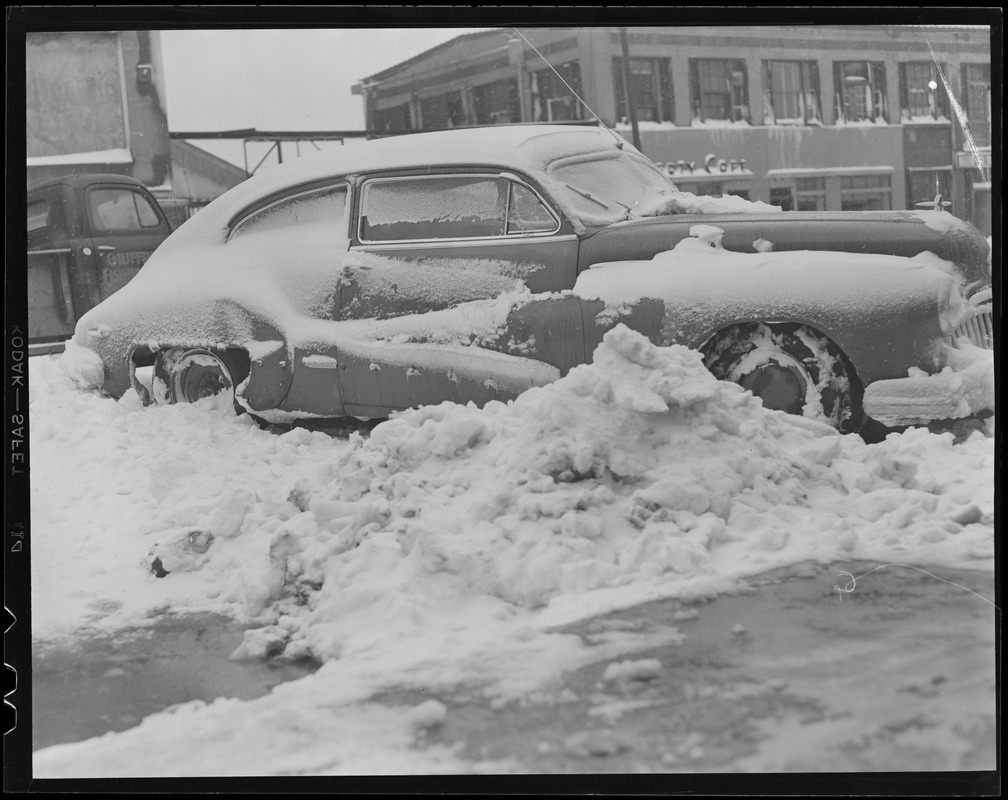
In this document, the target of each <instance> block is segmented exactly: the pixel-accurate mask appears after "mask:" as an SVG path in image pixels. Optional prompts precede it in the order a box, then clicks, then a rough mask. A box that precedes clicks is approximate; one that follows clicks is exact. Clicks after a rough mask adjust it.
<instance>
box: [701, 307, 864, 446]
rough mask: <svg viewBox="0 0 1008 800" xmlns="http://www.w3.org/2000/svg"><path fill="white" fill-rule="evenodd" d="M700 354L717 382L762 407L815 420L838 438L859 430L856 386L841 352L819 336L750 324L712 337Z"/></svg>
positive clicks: (792, 327)
mask: <svg viewBox="0 0 1008 800" xmlns="http://www.w3.org/2000/svg"><path fill="white" fill-rule="evenodd" d="M701 351H702V353H703V356H704V364H705V365H706V366H707V368H708V369H709V370H710V371H711V372H712V373H713V374H714V376H715V377H717V378H719V379H720V380H725V381H731V382H733V383H737V384H739V385H740V386H742V387H743V388H744V389H748V390H749V391H751V392H752V393H753V395H755V396H756V397H759V398H760V399H761V400H762V401H763V405H764V407H766V408H771V409H776V410H779V411H785V412H787V413H789V414H798V415H800V416H804V417H809V418H812V419H818V420H820V421H822V422H826V423H828V424H830V425H832V426H833V427H834V428H836V429H837V430H839V431H840V432H841V433H853V432H854V431H857V430H858V429H859V428H860V426H861V420H862V416H863V413H862V408H861V397H862V394H863V391H862V389H861V385H860V382H859V381H858V379H857V376H856V375H855V374H854V370H853V368H852V367H851V366H850V363H849V362H848V361H847V358H846V357H845V356H844V354H843V353H842V352H841V351H840V348H838V347H837V346H836V345H835V344H834V343H833V342H831V341H830V340H829V339H827V338H826V337H825V336H823V335H822V334H821V333H819V332H818V331H815V330H813V329H811V328H808V327H805V326H803V325H787V324H771V323H765V322H751V323H746V324H744V325H736V326H734V327H732V328H726V329H725V330H723V331H720V332H718V333H716V334H715V335H714V336H712V337H711V338H710V339H709V340H708V341H707V342H706V344H704V346H703V347H702V348H701Z"/></svg>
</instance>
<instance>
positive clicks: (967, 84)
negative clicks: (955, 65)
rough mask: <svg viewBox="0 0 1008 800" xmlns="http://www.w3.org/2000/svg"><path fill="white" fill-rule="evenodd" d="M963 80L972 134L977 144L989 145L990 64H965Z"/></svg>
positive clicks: (967, 114) (967, 115)
mask: <svg viewBox="0 0 1008 800" xmlns="http://www.w3.org/2000/svg"><path fill="white" fill-rule="evenodd" d="M962 80H963V97H964V98H966V118H967V119H968V120H969V129H970V134H971V135H972V136H973V141H974V142H975V143H976V144H978V145H981V146H986V145H989V144H990V143H991V131H990V119H991V113H990V111H991V71H990V64H963V77H962Z"/></svg>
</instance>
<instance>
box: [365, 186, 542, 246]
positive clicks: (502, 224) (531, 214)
mask: <svg viewBox="0 0 1008 800" xmlns="http://www.w3.org/2000/svg"><path fill="white" fill-rule="evenodd" d="M558 228H559V221H558V220H557V219H556V217H554V216H553V214H552V213H551V212H550V211H549V209H547V208H546V207H545V206H544V205H543V203H542V201H541V200H540V199H539V197H538V195H536V194H535V192H533V191H532V190H531V189H529V188H528V187H525V186H522V185H521V184H517V183H515V182H514V181H509V180H507V179H506V178H501V177H499V176H496V175H432V176H415V177H412V176H411V177H403V178H378V179H375V180H370V181H368V182H366V183H365V184H364V191H363V194H362V196H361V221H360V238H361V241H365V242H392V241H410V240H419V239H472V238H486V237H496V236H505V235H514V234H530V233H552V232H554V231H556V230H557V229H558Z"/></svg>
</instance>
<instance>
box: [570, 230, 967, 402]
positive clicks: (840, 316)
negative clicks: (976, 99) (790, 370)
mask: <svg viewBox="0 0 1008 800" xmlns="http://www.w3.org/2000/svg"><path fill="white" fill-rule="evenodd" d="M810 262H812V263H810ZM823 262H829V263H823ZM813 264H815V266H813ZM817 267H825V269H821V268H817ZM574 292H575V294H577V295H579V296H580V297H581V298H582V299H584V300H598V301H601V302H602V303H604V308H603V310H602V311H601V312H599V314H598V315H597V316H596V323H597V325H598V326H599V327H600V329H602V330H603V331H604V330H607V329H608V328H609V327H612V326H613V325H615V324H616V323H618V322H625V323H626V324H628V325H629V326H630V327H634V328H635V329H637V328H638V327H639V326H640V325H641V324H644V325H645V326H646V327H649V329H648V330H642V331H641V332H642V333H645V335H648V336H649V337H650V338H652V340H654V341H656V342H657V343H659V344H661V345H668V344H673V343H676V344H684V345H686V346H688V347H692V348H699V347H700V346H701V345H702V344H703V343H704V342H705V341H706V340H707V339H709V338H710V337H711V336H712V335H713V334H714V333H716V332H717V331H719V330H722V329H723V328H725V327H727V326H730V325H735V324H739V323H742V322H752V321H764V322H790V323H795V324H801V325H807V326H809V327H812V328H814V329H816V330H818V331H819V332H820V333H822V334H824V335H825V336H827V337H829V338H830V339H832V340H833V341H834V343H835V344H836V345H837V346H838V347H840V348H841V350H843V351H844V353H845V354H846V355H847V357H848V358H849V359H850V360H851V362H852V363H853V365H854V367H855V369H856V370H857V372H858V375H859V376H860V377H861V379H862V381H863V382H865V383H868V382H870V381H872V380H876V379H879V378H884V377H893V376H894V370H896V369H897V367H896V366H895V365H899V369H901V370H902V371H903V373H905V370H906V368H907V366H917V367H920V368H922V369H925V370H929V371H930V370H933V369H935V368H936V367H938V366H940V364H939V358H940V357H939V354H938V349H939V348H938V347H937V344H938V343H939V342H940V341H941V340H942V336H943V332H942V329H941V323H940V318H939V307H940V305H941V303H942V301H943V298H947V297H949V296H950V294H951V293H953V292H955V282H954V280H953V279H952V278H951V277H949V276H948V275H947V274H945V273H943V272H941V271H939V270H936V269H933V268H930V267H927V266H925V265H923V264H919V263H917V262H915V261H913V260H911V259H907V258H902V257H895V256H878V255H872V256H864V255H858V254H847V253H810V252H807V251H805V252H800V251H797V252H791V253H770V254H739V253H731V252H730V251H725V250H723V249H720V248H711V247H710V246H709V245H708V244H707V243H704V242H702V241H700V240H698V239H690V240H684V241H683V242H681V243H680V244H679V245H677V246H676V248H674V249H673V250H672V251H668V252H667V253H661V254H659V255H657V256H655V257H654V258H653V259H651V260H649V261H623V262H612V263H609V264H604V265H598V266H596V267H593V268H592V269H590V270H587V271H585V272H584V273H582V274H581V276H579V278H578V281H577V283H576V284H575V288H574ZM645 302H648V303H649V304H650V307H649V308H650V310H649V311H648V313H642V311H641V310H640V309H639V307H640V306H641V305H642V303H645ZM655 302H660V303H661V304H662V308H661V313H660V315H659V314H658V313H656V310H655V308H654V303H655ZM635 316H636V319H637V320H639V321H638V323H637V324H632V323H631V322H627V320H629V319H632V318H634V317H635ZM658 319H660V323H658V322H657V320H658ZM894 320H898V321H899V323H900V324H898V325H894V324H892V323H893V321H894ZM655 324H658V330H653V327H654V325H655ZM596 336H597V338H598V339H599V340H600V338H601V333H598V334H596ZM593 338H595V337H593Z"/></svg>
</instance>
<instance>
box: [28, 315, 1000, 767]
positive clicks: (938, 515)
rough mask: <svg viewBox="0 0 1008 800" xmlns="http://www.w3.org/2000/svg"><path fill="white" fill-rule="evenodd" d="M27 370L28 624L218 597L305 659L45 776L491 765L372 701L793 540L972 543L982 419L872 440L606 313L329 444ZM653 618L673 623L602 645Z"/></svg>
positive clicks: (982, 455) (552, 659)
mask: <svg viewBox="0 0 1008 800" xmlns="http://www.w3.org/2000/svg"><path fill="white" fill-rule="evenodd" d="M31 368H32V374H31V381H32V382H31V409H30V412H31V421H32V428H31V446H32V455H33V467H34V471H33V484H32V508H33V519H32V533H33V536H34V540H35V549H34V558H33V566H32V569H33V574H32V578H33V584H32V585H33V592H34V595H33V601H34V603H35V606H34V608H33V623H34V625H35V635H36V636H37V637H38V638H40V639H43V640H44V639H54V638H60V637H68V636H72V635H74V633H75V632H76V631H78V630H80V629H81V628H85V627H92V628H102V629H105V630H115V629H117V628H119V627H122V626H124V625H126V624H137V623H138V622H141V621H142V620H143V619H144V618H145V617H146V615H147V614H148V613H150V612H156V611H161V612H163V611H165V610H170V611H174V612H183V611H186V610H191V609H193V608H203V609H206V608H212V609H216V610H219V611H225V612H229V613H232V614H234V615H236V616H240V617H243V618H245V619H250V620H255V621H256V622H257V623H258V628H257V630H256V632H254V633H251V634H249V636H248V638H247V640H246V643H245V644H244V645H243V646H242V648H240V651H241V652H239V653H237V654H236V656H240V657H257V656H259V657H261V656H264V655H267V654H270V653H272V654H275V657H279V658H291V659H294V658H301V657H306V656H310V657H312V658H315V659H318V660H319V661H321V662H323V664H324V666H323V667H322V669H320V670H319V672H317V673H316V674H314V675H312V676H309V677H307V678H304V679H302V680H300V681H297V682H294V683H290V684H285V685H283V686H281V687H278V688H277V689H276V690H274V692H273V693H272V694H271V695H268V696H266V697H263V698H260V699H258V700H255V701H249V702H238V701H233V700H228V701H224V700H219V701H216V702H214V703H211V704H209V705H207V704H202V703H195V704H188V705H187V706H184V707H182V708H179V709H176V710H174V711H171V712H164V713H161V714H157V715H154V716H152V717H149V718H147V719H146V720H144V721H143V723H142V724H141V725H140V726H138V727H137V728H135V729H133V730H130V731H125V732H123V733H119V734H109V735H106V736H104V737H102V738H100V739H93V740H90V741H87V742H82V743H78V744H72V745H63V746H59V747H52V748H48V749H46V750H42V751H39V752H38V753H36V755H35V770H36V775H38V776H71V775H73V776H84V775H123V774H144V775H168V774H180V773H183V774H221V773H222V772H223V773H225V774H242V773H244V774H263V773H266V774H277V773H280V772H283V773H285V774H297V773H313V774H326V773H346V772H351V773H352V772H362V773H367V772H423V771H430V770H433V771H453V770H458V769H467V770H471V769H489V768H492V767H490V766H488V765H475V766H473V765H471V764H468V765H467V764H460V763H459V762H458V761H457V760H456V759H455V758H454V756H453V754H452V753H451V752H449V751H447V750H443V749H440V748H430V749H426V750H423V751H417V750H414V749H412V742H413V741H414V738H415V737H416V736H419V735H423V731H425V730H426V729H427V728H429V727H432V726H437V725H438V724H440V722H441V721H443V719H444V715H445V714H446V713H447V712H446V710H445V709H444V708H443V707H442V706H440V704H427V705H421V706H417V707H411V706H403V707H391V708H390V707H389V706H388V705H377V704H375V703H373V702H370V701H369V698H370V697H372V695H373V694H374V693H375V692H378V691H381V690H385V689H392V688H419V689H423V690H424V691H425V692H434V691H436V690H437V689H438V687H442V688H444V687H450V686H455V685H457V684H458V683H460V682H462V681H464V682H465V683H466V685H468V686H471V687H477V689H476V690H477V691H481V692H484V693H486V694H489V695H491V696H493V697H499V698H509V697H516V696H522V695H523V694H526V693H528V692H532V691H536V690H537V689H539V688H541V687H543V686H544V685H546V684H548V683H549V682H550V681H551V680H555V679H556V677H557V676H558V675H560V674H561V673H563V672H564V671H566V670H570V669H574V668H577V667H579V666H582V665H584V664H586V663H591V662H592V661H595V660H598V659H600V658H605V657H606V654H607V653H608V652H610V651H608V650H604V649H603V650H600V649H598V648H589V647H587V646H586V645H585V644H584V643H583V642H582V641H581V639H580V638H578V637H575V636H570V635H567V634H564V633H562V632H558V631H557V630H556V626H557V625H560V624H563V623H566V622H570V621H572V620H575V619H579V618H583V617H586V616H588V615H591V614H593V613H597V612H602V611H606V610H611V609H614V608H618V607H623V606H626V605H630V604H633V603H636V602H640V601H642V600H646V599H653V598H657V597H675V596H678V597H683V598H690V597H696V596H698V595H704V596H706V595H710V594H712V593H715V592H718V591H722V590H725V589H728V588H730V587H731V586H733V585H734V584H735V582H737V581H738V579H739V578H741V577H743V576H746V575H752V574H756V573H759V572H762V571H764V570H767V569H770V568H773V567H777V566H782V565H786V564H793V563H796V562H799V561H804V560H807V559H812V560H816V561H820V562H838V561H839V562H843V561H847V560H850V561H854V560H859V559H868V560H878V561H880V562H892V561H899V562H903V563H911V564H920V565H931V566H935V565H937V566H948V567H970V568H982V569H990V567H991V564H992V563H993V559H992V557H993V548H994V530H993V473H994V469H993V466H994V448H993V440H992V439H990V438H985V437H984V436H982V435H979V434H974V436H973V437H972V438H970V439H969V440H967V441H966V442H965V443H963V444H961V445H957V446H955V447H953V445H952V436H951V434H946V435H933V434H930V433H928V432H927V431H926V430H914V431H909V432H907V433H905V434H903V435H900V436H895V435H894V436H891V437H889V439H887V440H886V441H885V442H883V443H881V444H878V445H871V446H869V445H865V444H864V443H863V442H862V441H861V440H860V439H858V438H855V437H841V436H839V435H836V434H835V433H834V432H833V431H832V429H830V428H828V427H826V426H824V425H820V424H817V423H815V422H812V421H809V420H802V419H798V418H794V417H789V416H787V415H784V414H781V413H779V412H771V411H767V410H765V409H763V408H762V406H761V405H760V403H759V402H758V401H757V400H755V399H753V398H752V396H751V395H749V394H747V393H745V392H743V391H742V390H741V388H740V387H738V386H736V385H734V384H727V383H720V382H718V381H716V380H715V379H714V378H713V377H712V376H711V375H710V374H709V373H708V372H707V371H706V370H705V369H704V367H703V365H702V362H701V360H700V357H699V355H698V354H697V353H696V352H694V351H691V350H688V349H686V348H683V347H679V346H673V347H668V348H657V347H655V346H653V345H652V344H650V343H649V342H648V341H647V340H646V339H644V338H643V337H641V336H639V335H638V334H635V333H633V332H631V331H629V330H628V329H626V328H624V327H622V326H620V327H617V328H615V329H614V330H612V331H611V332H609V333H608V334H607V335H606V337H605V340H604V341H603V343H602V345H601V346H600V347H599V349H598V350H597V351H596V353H595V358H594V363H593V364H591V365H583V366H580V367H577V368H575V369H573V370H571V372H570V373H569V374H568V375H567V376H565V377H564V378H562V379H560V380H558V381H556V382H555V383H551V384H549V385H548V386H544V387H541V388H536V389H532V390H529V391H528V392H526V393H524V394H522V395H521V396H520V397H518V399H517V400H515V401H513V402H511V403H508V404H503V403H490V404H489V405H488V406H486V407H485V408H483V409H478V408H475V407H472V406H468V407H464V406H457V405H452V404H448V403H444V404H441V405H438V406H431V407H425V408H420V409H415V410H411V411H407V412H404V413H402V414H399V415H397V416H396V417H394V418H393V419H391V420H389V421H388V422H385V423H383V424H381V425H379V426H377V427H376V428H375V429H374V431H373V432H372V434H371V435H370V437H368V438H366V439H365V438H362V437H359V436H354V437H352V439H351V440H350V442H339V441H334V440H331V439H329V438H328V437H325V436H321V435H320V434H312V433H309V432H308V431H306V430H302V429H295V430H293V431H291V432H290V433H287V434H284V435H283V436H275V435H271V434H267V433H265V432H263V431H261V430H259V429H257V428H255V427H254V426H252V425H250V424H248V423H247V421H246V420H247V417H237V418H236V417H233V416H226V415H222V414H221V413H220V412H219V411H215V410H214V409H212V408H210V407H209V406H205V405H202V404H196V405H194V406H168V407H154V408H148V409H141V408H139V406H138V403H135V402H131V401H127V400H126V399H124V400H122V401H120V402H119V403H113V402H111V401H109V400H102V399H100V398H99V397H98V396H97V395H95V394H87V393H82V392H78V391H76V390H75V389H74V388H73V384H72V383H71V382H70V381H69V379H67V378H66V377H65V376H63V375H62V374H61V373H60V372H59V371H58V370H56V369H55V361H53V360H48V359H42V360H36V359H33V360H32V364H31ZM42 476H45V479H42ZM158 554H164V555H165V557H166V559H165V560H164V561H162V565H165V564H168V565H170V566H171V567H173V569H167V568H166V572H167V574H165V575H164V577H161V578H158V577H155V574H154V573H153V572H152V570H151V566H152V556H153V555H158ZM628 636H629V635H628ZM663 636H665V637H666V639H668V640H669V641H674V640H676V638H677V637H679V636H680V634H678V633H677V632H676V631H675V629H674V628H672V629H669V630H668V631H666V632H665V633H664V634H663V633H661V632H656V633H655V635H653V636H649V637H644V639H646V641H645V640H643V639H642V640H639V641H638V640H633V639H632V637H631V638H628V639H627V640H626V641H622V642H619V643H618V644H619V645H620V647H621V649H620V651H619V652H620V653H621V655H622V656H623V657H624V658H626V657H627V656H628V655H629V654H631V653H632V652H633V651H634V650H635V648H636V649H644V648H645V647H646V648H651V647H655V646H658V645H660V644H661V642H662V641H664V640H663V638H662V637H663ZM634 642H636V643H634ZM659 669H660V665H656V664H653V663H650V662H645V663H637V665H636V666H629V665H628V666H626V667H625V668H623V667H621V668H619V669H618V670H617V671H618V672H619V675H615V674H614V675H613V676H611V677H613V678H620V677H622V678H624V679H625V678H633V679H646V678H647V677H648V676H650V675H654V674H656V672H657V670H659ZM428 696H430V695H428ZM263 730H266V731H269V736H267V737H264V736H263V735H262V731H263ZM348 731H353V735H352V736H350V735H348V734H347V732H348ZM267 742H268V743H269V747H268V748H267V747H266V746H265V745H266V743H267ZM323 743H324V746H323ZM498 766H499V765H498Z"/></svg>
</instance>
